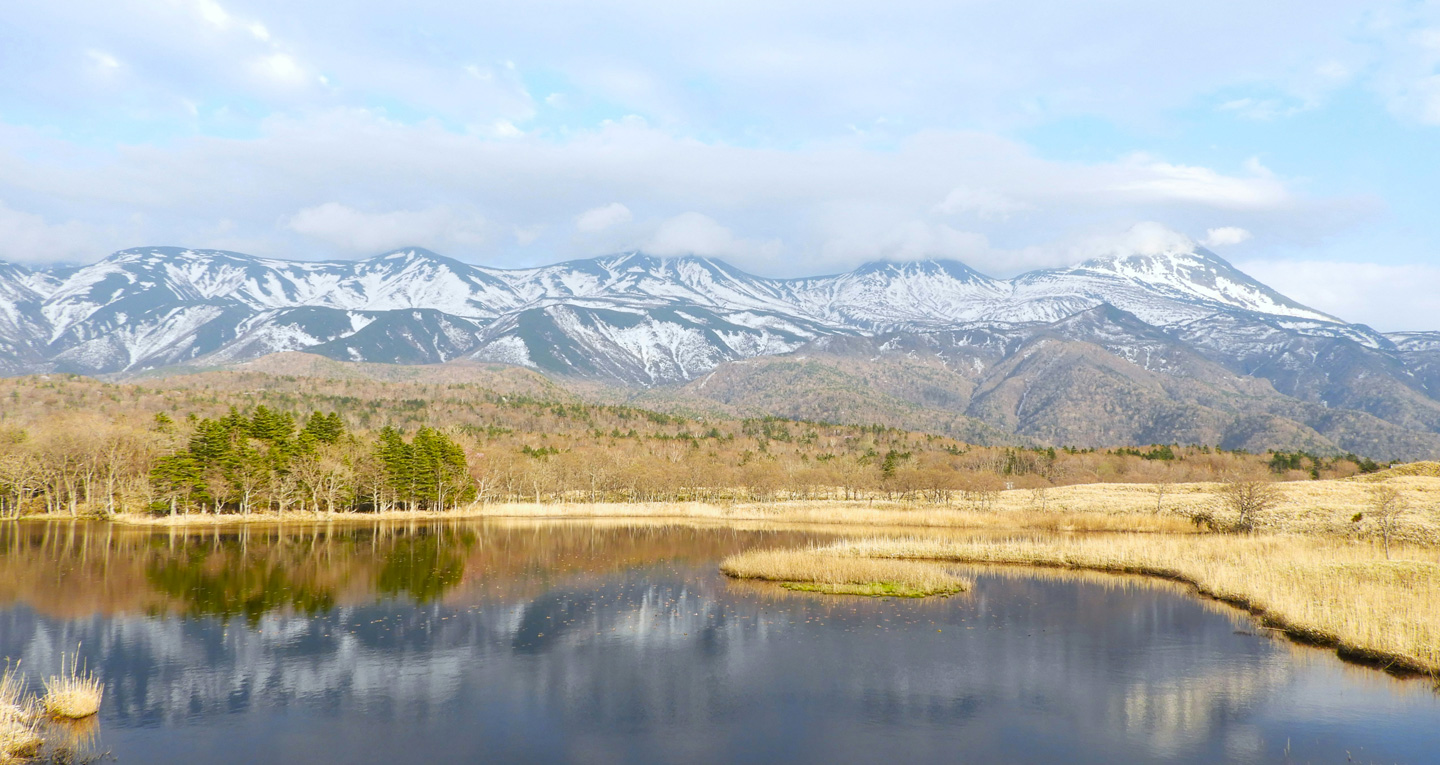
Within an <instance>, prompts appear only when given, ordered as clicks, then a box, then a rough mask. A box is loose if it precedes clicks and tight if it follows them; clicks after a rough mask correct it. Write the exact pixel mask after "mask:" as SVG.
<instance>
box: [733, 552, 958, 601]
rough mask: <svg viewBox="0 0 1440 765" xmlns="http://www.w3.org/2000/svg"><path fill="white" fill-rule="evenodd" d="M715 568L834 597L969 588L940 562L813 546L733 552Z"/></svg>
mask: <svg viewBox="0 0 1440 765" xmlns="http://www.w3.org/2000/svg"><path fill="white" fill-rule="evenodd" d="M720 570H721V571H723V572H725V573H726V574H727V575H729V576H733V577H735V578H737V579H764V580H766V581H771V582H777V583H779V584H780V585H781V586H783V587H785V588H787V589H791V590H801V591H805V592H824V593H830V594H835V595H875V596H893V597H902V598H917V597H923V596H926V595H950V594H953V593H956V592H964V591H965V590H968V589H969V588H970V581H969V580H968V579H966V578H964V577H962V576H958V575H956V574H953V573H951V572H949V571H946V570H945V569H944V568H943V567H941V566H936V565H933V564H928V563H916V562H912V561H904V560H875V559H870V558H863V557H855V556H850V555H834V554H828V553H826V552H824V548H813V547H811V548H802V549H799V550H753V551H751V552H746V553H741V554H739V555H732V556H730V557H729V558H726V559H725V560H724V561H723V562H721V564H720Z"/></svg>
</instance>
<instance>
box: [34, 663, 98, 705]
mask: <svg viewBox="0 0 1440 765" xmlns="http://www.w3.org/2000/svg"><path fill="white" fill-rule="evenodd" d="M79 659H80V657H79V656H78V655H77V656H75V657H73V658H72V659H71V660H70V668H69V670H68V671H67V670H66V669H65V657H64V656H61V657H60V665H61V666H60V674H58V675H52V676H51V677H50V678H49V679H47V680H46V681H45V696H44V697H43V698H41V700H40V703H41V704H42V705H43V706H44V707H45V711H46V712H47V713H49V715H50V716H51V717H54V718H57V719H61V720H83V719H84V718H86V717H90V716H91V715H94V714H95V713H96V712H99V711H100V701H101V699H103V698H104V695H105V687H104V686H103V685H101V683H100V680H99V678H97V677H95V676H94V675H93V674H91V673H90V672H89V671H87V670H84V669H81V668H80V667H79V666H78V662H79Z"/></svg>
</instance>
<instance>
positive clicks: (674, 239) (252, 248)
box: [0, 0, 1440, 326]
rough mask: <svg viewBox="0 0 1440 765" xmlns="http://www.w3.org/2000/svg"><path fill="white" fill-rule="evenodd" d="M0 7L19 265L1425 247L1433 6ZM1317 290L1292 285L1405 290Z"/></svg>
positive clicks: (1380, 304) (1406, 319) (1259, 256)
mask: <svg viewBox="0 0 1440 765" xmlns="http://www.w3.org/2000/svg"><path fill="white" fill-rule="evenodd" d="M3 17H4V21H5V25H4V26H5V28H7V29H9V30H11V31H12V33H11V34H7V35H5V36H4V38H3V43H4V45H3V46H0V47H3V51H4V52H3V53H0V260H6V261H12V262H20V263H29V264H37V265H38V264H47V263H56V262H73V263H84V262H91V261H94V260H95V259H97V258H99V257H101V256H103V255H104V254H106V253H109V252H112V251H114V250H118V249H121V248H124V247H131V246H138V245H150V244H175V245H184V246H191V247H219V248H228V249H234V250H240V251H245V252H253V253H257V254H262V255H271V256H280V257H299V258H305V259H323V258H336V257H341V258H355V257H367V256H370V255H373V254H375V253H377V252H381V251H384V250H387V249H390V248H394V247H401V246H414V245H418V246H425V247H429V248H432V249H435V250H438V251H443V252H447V253H450V254H453V255H455V256H457V257H460V258H462V259H464V260H467V261H471V262H476V263H484V264H488V265H493V266H501V267H512V266H526V265H535V264H540V263H549V262H553V261H555V260H558V259H564V258H573V257H587V256H593V255H596V254H599V253H605V252H618V251H625V250H631V249H643V250H646V251H648V252H653V253H656V254H700V255H708V256H719V257H724V258H726V259H727V260H729V261H732V262H734V263H736V264H737V265H739V266H742V267H744V268H746V269H748V270H751V271H754V272H757V273H762V274H766V275H773V276H794V275H799V274H810V273H820V272H838V271H843V270H847V269H849V268H852V267H854V266H856V265H858V264H860V263H863V262H867V261H871V260H875V259H878V258H890V259H897V260H905V259H919V258H958V259H962V260H964V261H965V262H967V263H970V264H972V265H974V266H976V267H977V268H980V269H982V270H984V271H986V272H989V273H994V274H998V275H1007V274H1016V273H1020V272H1022V271H1025V270H1029V269H1033V268H1041V267H1051V266H1059V265H1067V264H1072V263H1075V262H1078V261H1079V260H1082V259H1084V258H1086V257H1090V256H1092V255H1093V254H1094V253H1096V252H1101V251H1108V250H1113V249H1114V248H1116V247H1134V248H1136V249H1135V250H1134V251H1135V252H1137V253H1143V252H1145V251H1146V249H1145V248H1147V247H1150V246H1152V245H1154V244H1155V243H1156V242H1158V241H1160V240H1164V239H1167V238H1170V239H1171V240H1173V241H1180V240H1184V241H1186V242H1192V243H1201V244H1203V245H1205V246H1207V247H1212V248H1215V249H1216V250H1217V251H1223V253H1224V254H1225V255H1226V256H1227V257H1231V258H1235V259H1237V260H1242V261H1245V262H1246V263H1262V264H1264V263H1275V264H1284V263H1291V262H1303V263H1312V264H1313V263H1321V264H1327V263H1337V264H1346V263H1359V264H1370V265H1373V266H1375V269H1372V272H1373V273H1376V274H1380V273H1399V272H1395V271H1385V269H1405V268H1410V269H1420V270H1421V272H1424V269H1425V268H1428V266H1427V265H1426V264H1427V262H1429V261H1431V259H1433V257H1434V252H1435V248H1436V247H1437V246H1440V223H1435V222H1433V221H1431V220H1430V219H1431V218H1433V217H1434V216H1433V214H1432V212H1433V211H1430V210H1428V209H1427V207H1426V205H1425V203H1424V202H1423V200H1425V199H1429V198H1433V193H1432V192H1433V190H1434V189H1433V182H1434V181H1433V179H1434V178H1435V177H1440V157H1437V156H1436V153H1435V152H1433V150H1431V151H1428V152H1427V151H1426V150H1425V149H1426V148H1427V147H1433V136H1434V133H1433V131H1434V129H1435V127H1436V126H1440V87H1437V86H1436V83H1437V82H1440V42H1437V41H1440V7H1437V6H1436V5H1435V4H1433V3H1432V4H1427V3H1420V4H1416V3H1409V2H1382V3H1374V2H1341V1H1327V2H1320V3H1314V2H1299V0H1279V1H1278V2H1273V3H1243V2H1239V1H1238V0H1220V1H1218V2H1213V3H1206V4H1203V5H1201V4H1195V5H1185V4H1154V3H1145V2H1140V0H1122V1H1121V2H1118V3H1112V4H1109V5H1106V6H1104V7H1101V8H1097V7H1093V6H1090V7H1086V6H1082V5H1064V4H1058V5H1057V4H1053V3H1044V4H1041V3H1038V2H1021V3H1011V4H1003V5H1001V4H955V3H947V2H938V0H937V1H934V2H931V1H929V0H926V1H923V2H918V3H908V4H905V5H904V6H903V7H884V8H882V7H879V6H876V5H874V4H873V3H861V2H858V1H853V2H852V1H851V0H841V1H840V2H835V3H827V4H822V5H814V6H804V7H800V6H796V7H785V8H777V7H774V5H773V4H770V3H760V2H758V1H752V0H740V1H739V2H735V3H729V4H726V6H725V8H724V9H723V12H722V11H720V10H719V9H717V8H716V7H711V6H703V5H684V4H682V5H676V4H673V3H660V2H655V1H654V0H624V1H621V2H610V3H603V4H597V3H580V2H575V1H574V0H541V1H540V2H535V3H525V4H522V5H517V6H513V7H507V8H494V7H469V6H464V5H463V4H462V5H459V6H457V5H456V4H454V3H448V2H440V0H419V1H418V2H414V3H407V4H403V5H400V4H395V3H389V2H381V1H380V0H359V1H358V2H355V3H347V4H345V5H344V6H343V7H327V6H326V5H325V4H301V5H296V4H293V3H280V2H278V0H149V1H147V0H136V1H135V2H127V3H116V4H101V5H94V6H89V7H84V6H82V5H81V4H65V3H53V2H42V1H41V0H17V2H15V3H11V4H9V5H7V8H6V10H5V11H4V12H3ZM1360 157H1363V158H1364V161H1363V162H1362V161H1359V160H1358V159H1356V158H1360ZM1155 221H1158V222H1159V223H1160V224H1161V226H1160V227H1156V226H1151V225H1150V224H1149V222H1155ZM1161 228H1163V229H1164V231H1162V230H1161ZM1137 232H1138V233H1137ZM1260 268H1264V266H1263V265H1262V266H1260ZM1327 269H1328V266H1323V267H1321V268H1320V269H1319V270H1321V271H1325V270H1327ZM1275 270H1276V271H1277V273H1273V274H1272V277H1271V278H1272V279H1273V280H1274V281H1275V282H1276V283H1277V284H1279V285H1281V286H1282V287H1286V288H1290V289H1305V287H1304V285H1303V284H1300V283H1299V282H1298V281H1297V282H1296V283H1295V284H1296V286H1294V287H1292V286H1291V285H1290V284H1289V283H1287V282H1286V278H1287V277H1286V274H1285V273H1280V272H1279V271H1281V270H1283V269H1282V268H1281V267H1280V266H1277V268H1276V269H1275ZM1329 270H1330V271H1334V270H1335V269H1329ZM1406 273H1410V272H1406ZM1296 278H1297V279H1298V278H1299V277H1296ZM1306 278H1311V279H1314V278H1319V277H1313V276H1307V277H1306ZM1334 291H1335V290H1334V289H1332V288H1331V287H1325V288H1321V287H1319V286H1317V287H1315V289H1314V290H1313V294H1315V295H1317V296H1318V297H1317V298H1315V299H1314V302H1315V303H1316V304H1317V305H1318V306H1319V307H1321V308H1324V309H1326V310H1331V311H1334V312H1340V310H1341V305H1340V303H1344V306H1343V308H1344V310H1345V311H1346V312H1347V313H1348V315H1350V316H1353V317H1355V318H1357V319H1361V320H1366V321H1371V322H1372V323H1376V324H1379V325H1383V324H1387V323H1389V322H1390V321H1392V320H1393V321H1394V322H1395V323H1396V324H1394V325H1392V326H1409V325H1413V324H1414V321H1413V319H1415V318H1418V317H1415V316H1408V315H1401V314H1400V313H1397V312H1398V311H1400V309H1398V308H1396V307H1395V306H1394V305H1392V304H1389V303H1388V302H1387V301H1383V300H1380V299H1379V298H1366V299H1365V300H1366V302H1363V303H1362V304H1354V302H1353V300H1352V299H1351V296H1346V295H1337V296H1336V297H1334V298H1333V300H1332V298H1330V297H1328V295H1329V294H1330V293H1331V292H1334ZM1364 294H1368V293H1364ZM1327 300H1332V302H1331V303H1327V302H1326V301H1327ZM1345 301H1350V302H1345ZM1377 317H1378V318H1377ZM1382 319H1383V320H1382Z"/></svg>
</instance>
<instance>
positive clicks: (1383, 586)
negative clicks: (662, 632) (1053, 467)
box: [722, 535, 1440, 674]
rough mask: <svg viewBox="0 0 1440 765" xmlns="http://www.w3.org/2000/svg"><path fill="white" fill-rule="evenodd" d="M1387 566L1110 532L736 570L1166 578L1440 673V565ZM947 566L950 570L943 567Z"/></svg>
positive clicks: (1262, 541) (1352, 554)
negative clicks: (878, 565) (1064, 571)
mask: <svg viewBox="0 0 1440 765" xmlns="http://www.w3.org/2000/svg"><path fill="white" fill-rule="evenodd" d="M1397 552H1398V554H1397V555H1396V556H1395V559H1394V560H1386V559H1385V558H1384V557H1383V555H1382V553H1381V552H1380V551H1379V550H1378V549H1377V548H1376V547H1375V546H1373V545H1370V544H1355V543H1347V542H1343V541H1338V540H1327V539H1317V538H1305V537H1296V536H1248V535H1244V536H1242V535H1203V536H1202V535H1191V536H1186V537H1174V536H1152V535H1145V536H1141V535H1131V536H1118V535H1104V536H1087V537H1082V538H1068V539H1061V540H1053V541H1035V540H1007V541H983V540H936V539H894V538H888V539H881V538H872V539H864V540H854V541H846V542H840V543H836V544H834V545H829V546H825V547H819V548H802V549H796V550H788V551H765V553H764V555H763V556H760V555H758V554H757V553H745V554H741V555H738V556H734V557H732V558H730V559H727V560H726V561H725V562H724V563H723V564H722V568H723V569H724V570H725V571H726V572H727V573H730V574H731V575H734V576H743V577H747V578H759V579H785V578H787V576H788V575H789V574H790V573H791V572H792V571H797V570H805V569H806V568H807V567H809V568H813V569H823V567H826V566H833V567H837V568H838V567H843V566H844V565H845V564H844V563H843V562H844V561H846V560H847V559H853V560H857V561H894V562H905V563H919V562H927V561H928V562H931V563H932V564H934V563H951V564H954V563H995V564H1020V565H1031V566H1051V567H1060V568H1069V569H1088V570H1095V571H1109V572H1119V573H1129V574H1143V575H1148V576H1158V577H1164V578H1166V579H1173V580H1177V581H1181V582H1186V583H1189V584H1191V585H1193V586H1194V587H1195V588H1196V589H1197V590H1199V591H1200V592H1201V593H1203V594H1205V595H1208V596H1211V597H1214V598H1218V599H1220V600H1223V601H1226V602H1229V603H1232V604H1235V605H1237V606H1240V607H1243V608H1247V609H1249V610H1251V611H1252V612H1254V613H1255V614H1257V615H1258V616H1259V618H1261V619H1262V620H1263V621H1264V622H1265V623H1266V624H1268V625H1270V626H1272V627H1275V628H1278V629H1280V630H1283V631H1284V632H1285V633H1286V634H1288V635H1290V636H1292V637H1294V638H1296V639H1299V640H1302V641H1306V642H1311V643H1316V644H1320V645H1329V646H1334V647H1335V648H1336V649H1337V651H1338V652H1339V653H1340V655H1341V656H1343V657H1346V658H1350V659H1354V660H1360V661H1366V662H1370V663H1374V664H1378V665H1381V666H1385V667H1389V668H1394V669H1400V670H1407V671H1415V672H1426V673H1431V674H1435V673H1440V607H1437V606H1436V604H1437V603H1440V563H1437V562H1435V558H1436V555H1435V553H1434V552H1433V551H1431V550H1417V549H1413V548H1404V549H1401V550H1399V551H1397ZM936 568H937V569H939V568H940V567H939V566H936Z"/></svg>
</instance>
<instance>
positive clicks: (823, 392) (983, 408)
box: [0, 247, 1440, 457]
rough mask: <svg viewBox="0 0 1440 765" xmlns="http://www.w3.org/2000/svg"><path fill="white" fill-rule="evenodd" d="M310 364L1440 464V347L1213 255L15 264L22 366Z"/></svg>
mask: <svg viewBox="0 0 1440 765" xmlns="http://www.w3.org/2000/svg"><path fill="white" fill-rule="evenodd" d="M286 351H305V352H308V353H312V354H320V355H323V356H326V357H329V358H332V359H337V360H340V361H347V362H380V363H405V364H434V363H441V362H447V361H451V360H455V359H466V360H470V361H474V362H486V363H494V362H498V363H504V364H511V365H517V366H522V367H527V368H530V369H534V370H538V371H541V372H544V373H546V374H549V375H552V376H555V377H557V378H563V379H570V380H575V379H588V380H592V381H599V382H604V383H607V384H611V385H618V386H624V387H628V388H631V389H634V390H636V391H638V394H637V395H640V396H641V397H642V398H644V399H647V400H652V401H655V402H657V403H666V404H667V405H673V406H691V407H704V406H716V407H722V408H726V409H729V410H734V411H744V412H747V413H775V414H785V415H790V416H804V417H810V418H815V419H832V420H846V421H852V422H855V421H884V422H890V423H893V424H902V425H905V426H907V427H928V428H930V429H940V430H944V431H947V432H951V433H954V434H956V435H960V436H963V437H968V438H974V439H976V440H987V441H995V440H1003V439H1005V438H1011V439H1017V440H1021V441H1029V442H1036V443H1063V444H1095V445H1106V444H1117V443H1141V442H1170V441H1180V442H1196V443H1211V444H1224V445H1227V446H1234V447H1245V448H1267V447H1275V448H1282V447H1283V448H1305V449H1313V450H1319V451H1354V452H1357V453H1363V454H1367V455H1372V456H1377V457H1420V456H1436V455H1440V400H1437V397H1440V333H1425V332H1414V333H1402V334H1396V335H1390V336H1386V335H1382V334H1380V333H1377V332H1375V331H1373V330H1371V329H1370V328H1368V327H1365V326H1363V325H1356V324H1349V323H1346V322H1344V321H1342V320H1341V319H1338V318H1336V317H1332V316H1328V315H1326V314H1324V313H1321V312H1319V311H1315V310H1313V309H1311V308H1308V307H1306V306H1303V305H1300V304H1299V303H1296V302H1295V301H1293V300H1290V299H1288V298H1286V297H1285V296H1283V295H1280V294H1279V293H1277V292H1275V291H1274V290H1272V289H1270V288H1269V287H1267V286H1265V285H1264V284H1261V283H1259V282H1257V281H1255V280H1254V279H1251V278H1250V277H1248V276H1246V275H1245V274H1244V273H1242V272H1240V271H1238V270H1237V269H1235V268H1234V267H1233V266H1231V265H1230V264H1229V263H1227V262H1226V261H1224V260H1223V259H1221V258H1219V257H1217V256H1215V255H1214V254H1213V253H1210V252H1208V251H1206V250H1204V249H1201V248H1196V249H1193V250H1175V251H1171V252H1164V253H1159V254H1147V255H1125V256H1117V257H1113V258H1104V259H1097V260H1092V261H1088V262H1085V263H1081V264H1079V265H1077V266H1073V267H1069V268H1062V269H1048V270H1042V271H1034V272H1030V273H1026V274H1022V275H1020V276H1018V277H1016V278H1013V279H1008V280H1004V279H994V278H991V277H988V276H985V275H984V274H981V273H978V272H976V271H974V270H973V269H971V268H969V267H967V266H965V265H964V264H962V263H958V262H954V261H921V262H911V263H890V262H878V263H871V264H868V265H865V266H862V267H860V268H858V269H856V270H854V271H851V272H848V273H844V274H838V275H832V276H823V277H809V278H801V279H772V278H764V277H758V276H754V275H751V274H747V273H744V272H742V271H739V270H737V269H735V268H733V267H731V266H729V265H727V264H725V263H723V262H721V261H718V260H714V259H707V258H698V257H681V258H664V259H662V258H654V257H648V256H645V255H642V254H634V253H631V254H622V255H615V256H607V257H601V258H594V259H590V260H579V261H572V262H568V263H560V264H556V265H552V266H545V267H541V268H529V269H517V270H504V269H495V268H486V267H481V266H474V265H469V264H465V263H461V262H459V261H455V260H451V259H449V258H445V257H442V256H439V255H436V254H435V253H432V252H428V251H426V250H422V249H414V248H412V249H404V250H398V251H395V252H391V253H387V254H384V255H380V256H377V257H374V258H370V259H367V260H360V261H331V262H298V261H285V260H275V259H266V258H257V257H252V256H248V255H243V254H239V253H233V252H223V251H217V250H187V249H181V248H170V247H147V248H139V249H132V250H124V251H121V252H117V253H115V254H113V255H111V256H110V257H108V258H105V259H103V260H101V261H99V262H96V263H94V264H91V265H88V266H84V267H80V268H68V269H54V270H49V271H32V270H27V269H24V268H21V267H19V266H13V265H8V264H0V373H4V374H24V373H34V372H76V373H82V374H136V373H141V372H144V371H146V370H154V369H160V368H167V367H173V366H177V365H183V366H187V367H194V366H223V365H229V364H235V363H240V362H244V361H246V360H249V359H254V358H258V357H261V356H265V355H267V354H272V353H276V352H286Z"/></svg>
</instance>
